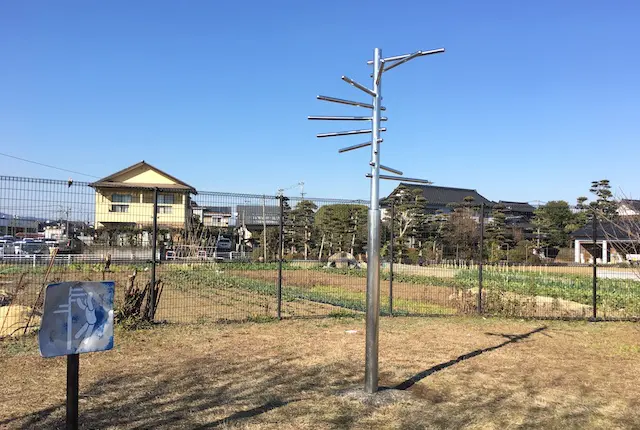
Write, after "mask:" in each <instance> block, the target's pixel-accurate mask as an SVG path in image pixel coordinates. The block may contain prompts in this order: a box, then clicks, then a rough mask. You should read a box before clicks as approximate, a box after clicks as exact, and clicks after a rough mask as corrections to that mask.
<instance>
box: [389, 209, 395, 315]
mask: <svg viewBox="0 0 640 430" xmlns="http://www.w3.org/2000/svg"><path fill="white" fill-rule="evenodd" d="M395 216H396V205H395V202H394V201H393V200H391V240H390V242H389V255H390V256H391V258H390V259H389V315H390V316H393V234H394V230H393V228H394V223H393V221H394V219H395Z"/></svg>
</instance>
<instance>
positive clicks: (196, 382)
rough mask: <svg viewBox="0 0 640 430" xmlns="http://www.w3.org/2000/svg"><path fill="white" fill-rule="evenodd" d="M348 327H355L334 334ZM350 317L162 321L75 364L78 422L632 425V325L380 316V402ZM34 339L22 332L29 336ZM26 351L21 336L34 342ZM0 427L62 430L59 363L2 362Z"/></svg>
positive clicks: (637, 418)
mask: <svg viewBox="0 0 640 430" xmlns="http://www.w3.org/2000/svg"><path fill="white" fill-rule="evenodd" d="M346 330H356V333H346V332H345V331H346ZM364 336H365V335H364V321H362V320H358V319H355V318H348V319H347V318H345V319H342V318H332V319H324V320H322V321H317V320H296V321H283V322H279V323H277V324H231V325H217V326H213V327H211V326H198V325H189V326H181V325H165V326H160V327H156V328H154V329H153V330H140V331H131V332H125V333H123V334H122V335H121V336H117V337H116V348H114V349H113V350H112V351H109V352H103V353H95V354H86V355H83V357H82V358H81V372H82V376H81V386H80V390H81V391H80V395H81V403H80V405H81V408H80V422H81V425H82V426H85V427H86V426H89V427H91V428H114V429H123V430H126V429H137V428H153V429H159V430H168V429H177V430H181V429H193V428H228V429H232V428H251V429H258V430H270V429H278V430H293V429H295V430H305V429H331V428H351V429H354V430H364V429H371V428H381V429H394V428H395V429H424V428H434V429H445V428H446V429H449V428H487V429H488V428H514V427H518V428H520V427H521V428H544V429H564V428H589V429H610V428H640V411H639V409H638V408H637V399H638V397H639V396H640V387H639V386H638V384H637V372H638V366H637V365H635V363H636V362H637V360H638V358H639V354H638V352H637V351H635V349H634V348H633V345H638V344H640V332H639V331H638V330H637V327H636V326H635V325H634V324H626V323H620V324H618V323H615V324H585V323H563V322H549V323H547V322H545V323H540V322H521V321H516V320H506V321H505V320H500V319H496V318H489V319H487V320H482V319H477V318H446V319H442V318H434V319H422V318H420V319H418V318H385V319H382V320H381V323H380V359H381V361H380V385H381V386H387V387H399V386H403V387H406V390H405V391H404V392H405V393H406V397H403V400H402V401H399V402H396V403H392V404H390V405H386V406H375V405H371V404H365V403H362V402H360V401H358V400H352V399H349V398H345V397H344V396H341V395H340V394H339V393H341V392H343V391H344V390H348V389H352V388H354V387H360V386H362V380H363V369H364V353H363V352H364ZM32 339H34V338H32ZM34 344H35V342H34ZM2 366H3V378H0V393H3V394H4V396H3V397H2V408H0V427H3V428H5V427H6V428H42V429H45V428H64V415H65V389H64V381H65V366H66V363H65V360H64V358H58V359H42V358H40V357H39V356H38V354H37V351H36V350H32V351H31V352H28V351H22V352H20V353H19V354H16V355H12V356H9V355H3V356H2Z"/></svg>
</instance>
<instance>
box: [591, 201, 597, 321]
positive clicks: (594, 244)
mask: <svg viewBox="0 0 640 430" xmlns="http://www.w3.org/2000/svg"><path fill="white" fill-rule="evenodd" d="M592 235H593V297H592V301H593V303H592V305H593V320H594V321H595V320H596V319H597V318H598V308H597V303H596V296H597V294H598V262H597V257H596V250H597V241H598V217H597V215H596V211H595V210H594V211H593V234H592Z"/></svg>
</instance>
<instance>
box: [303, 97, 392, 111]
mask: <svg viewBox="0 0 640 430" xmlns="http://www.w3.org/2000/svg"><path fill="white" fill-rule="evenodd" d="M316 98H317V99H318V100H323V101H325V102H332V103H340V104H343V105H350V106H358V107H363V108H367V109H373V105H371V104H368V103H363V102H354V101H352V100H344V99H338V98H336V97H329V96H317V97H316ZM380 110H387V108H386V107H384V106H381V107H380Z"/></svg>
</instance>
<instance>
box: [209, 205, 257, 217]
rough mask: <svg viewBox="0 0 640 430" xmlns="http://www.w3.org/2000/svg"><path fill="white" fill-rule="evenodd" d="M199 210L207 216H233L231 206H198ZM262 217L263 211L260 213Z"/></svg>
mask: <svg viewBox="0 0 640 430" xmlns="http://www.w3.org/2000/svg"><path fill="white" fill-rule="evenodd" d="M196 207H197V208H198V209H201V210H202V212H203V213H206V214H222V215H231V206H196ZM260 215H262V209H261V212H260Z"/></svg>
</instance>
